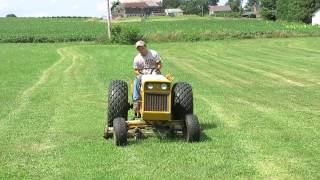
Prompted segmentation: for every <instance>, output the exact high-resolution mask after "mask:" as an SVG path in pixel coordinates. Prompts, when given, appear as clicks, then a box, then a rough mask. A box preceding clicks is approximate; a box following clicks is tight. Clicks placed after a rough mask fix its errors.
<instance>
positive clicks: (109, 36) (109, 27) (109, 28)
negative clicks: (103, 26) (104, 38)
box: [107, 0, 111, 40]
mask: <svg viewBox="0 0 320 180" xmlns="http://www.w3.org/2000/svg"><path fill="white" fill-rule="evenodd" d="M107 8H108V16H107V17H108V38H109V40H110V39H111V26H110V19H111V18H110V13H111V12H110V3H109V0H107Z"/></svg>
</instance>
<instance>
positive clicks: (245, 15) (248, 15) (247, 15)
mask: <svg viewBox="0 0 320 180" xmlns="http://www.w3.org/2000/svg"><path fill="white" fill-rule="evenodd" d="M242 17H247V18H256V17H257V15H256V13H254V12H244V13H243V14H242Z"/></svg>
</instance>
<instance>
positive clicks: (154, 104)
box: [144, 93, 169, 111]
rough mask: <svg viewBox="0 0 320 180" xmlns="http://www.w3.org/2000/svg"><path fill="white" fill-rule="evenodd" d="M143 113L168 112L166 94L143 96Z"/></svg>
mask: <svg viewBox="0 0 320 180" xmlns="http://www.w3.org/2000/svg"><path fill="white" fill-rule="evenodd" d="M144 110H145V111H168V110H169V109H168V95H167V94H147V93H146V94H145V98H144Z"/></svg>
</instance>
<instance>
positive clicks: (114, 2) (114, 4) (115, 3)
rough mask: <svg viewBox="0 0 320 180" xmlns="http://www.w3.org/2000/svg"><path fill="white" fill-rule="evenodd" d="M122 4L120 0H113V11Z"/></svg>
mask: <svg viewBox="0 0 320 180" xmlns="http://www.w3.org/2000/svg"><path fill="white" fill-rule="evenodd" d="M119 5H120V1H119V0H118V1H113V2H112V6H111V11H113V10H114V8H116V7H117V6H119Z"/></svg>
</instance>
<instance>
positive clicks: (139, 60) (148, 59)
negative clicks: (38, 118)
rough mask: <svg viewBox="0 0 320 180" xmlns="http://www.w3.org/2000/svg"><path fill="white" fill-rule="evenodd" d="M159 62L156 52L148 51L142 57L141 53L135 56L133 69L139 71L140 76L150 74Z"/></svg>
mask: <svg viewBox="0 0 320 180" xmlns="http://www.w3.org/2000/svg"><path fill="white" fill-rule="evenodd" d="M160 62H161V58H160V56H159V54H158V53H157V51H155V50H152V49H148V54H147V55H146V56H142V55H141V53H139V54H138V55H136V57H135V58H134V61H133V68H134V69H141V70H142V74H152V72H153V71H154V69H156V68H157V64H158V63H160Z"/></svg>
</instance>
